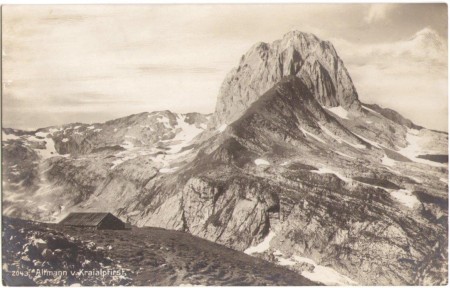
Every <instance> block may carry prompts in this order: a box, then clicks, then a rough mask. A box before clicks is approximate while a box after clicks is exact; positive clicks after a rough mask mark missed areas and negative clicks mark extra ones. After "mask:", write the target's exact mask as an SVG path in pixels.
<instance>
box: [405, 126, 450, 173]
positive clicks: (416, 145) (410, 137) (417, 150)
mask: <svg viewBox="0 0 450 288" xmlns="http://www.w3.org/2000/svg"><path fill="white" fill-rule="evenodd" d="M406 141H408V145H407V146H406V147H405V148H401V149H400V150H398V151H397V152H398V153H400V154H402V155H403V156H405V157H407V158H409V159H410V160H412V161H414V162H417V163H422V164H426V165H430V166H435V167H447V166H448V164H447V163H438V162H434V161H430V160H427V159H422V158H418V157H417V156H419V155H425V154H434V153H436V154H439V151H430V150H427V149H424V148H422V145H423V144H424V143H426V142H432V141H433V139H432V138H431V137H430V138H426V137H424V136H422V135H421V131H420V130H416V129H408V131H407V133H406Z"/></svg>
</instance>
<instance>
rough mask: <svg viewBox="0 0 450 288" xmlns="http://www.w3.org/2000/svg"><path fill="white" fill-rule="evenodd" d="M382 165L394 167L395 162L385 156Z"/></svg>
mask: <svg viewBox="0 0 450 288" xmlns="http://www.w3.org/2000/svg"><path fill="white" fill-rule="evenodd" d="M381 163H382V164H383V165H386V166H389V167H392V166H394V165H395V160H393V159H391V158H389V157H388V156H387V155H386V154H385V155H384V157H383V159H381Z"/></svg>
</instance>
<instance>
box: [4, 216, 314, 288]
mask: <svg viewBox="0 0 450 288" xmlns="http://www.w3.org/2000/svg"><path fill="white" fill-rule="evenodd" d="M130 239H131V240H132V241H130ZM5 240H7V241H5ZM3 243H4V245H3V253H2V259H3V263H4V265H3V280H4V282H3V283H4V284H6V285H8V286H30V285H31V286H36V285H39V286H69V285H70V286H72V285H73V286H80V285H83V286H93V285H94V286H103V285H106V286H118V285H120V286H169V285H174V286H175V285H176V286H192V285H215V286H219V285H223V286H225V285H233V286H248V285H255V286H256V285H257V286H265V285H273V286H275V285H296V286H300V285H315V284H316V283H314V282H312V281H309V280H308V279H305V278H304V277H302V276H300V275H298V274H296V273H295V272H293V271H290V270H288V269H285V268H283V267H277V266H276V265H274V264H272V263H269V262H267V261H263V260H260V259H256V258H254V257H250V256H248V255H245V254H244V253H242V252H238V251H233V250H230V249H228V248H226V247H223V246H221V245H217V244H215V243H212V242H209V241H206V240H203V239H199V238H198V237H193V236H191V235H189V234H187V233H182V232H178V231H168V230H163V229H158V228H136V227H133V228H132V229H131V230H126V231H123V230H120V231H108V230H89V229H87V230H86V229H82V228H81V229H80V228H74V227H62V226H59V225H47V224H42V223H37V222H31V221H23V220H19V219H11V218H7V217H6V218H4V234H3ZM60 271H61V272H62V271H66V272H67V274H60V275H58V272H60ZM94 273H99V274H94Z"/></svg>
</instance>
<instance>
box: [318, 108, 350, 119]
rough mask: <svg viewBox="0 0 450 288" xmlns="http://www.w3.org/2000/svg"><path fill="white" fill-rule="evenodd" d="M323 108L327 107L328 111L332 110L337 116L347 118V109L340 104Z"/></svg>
mask: <svg viewBox="0 0 450 288" xmlns="http://www.w3.org/2000/svg"><path fill="white" fill-rule="evenodd" d="M324 108H325V109H327V110H328V111H331V112H333V113H334V114H336V115H337V116H339V117H340V118H342V119H349V118H348V111H347V110H345V109H344V108H343V107H342V106H337V107H324Z"/></svg>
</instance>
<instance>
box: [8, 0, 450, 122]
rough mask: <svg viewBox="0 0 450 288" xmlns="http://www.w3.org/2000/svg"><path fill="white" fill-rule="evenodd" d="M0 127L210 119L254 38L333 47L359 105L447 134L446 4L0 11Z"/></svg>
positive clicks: (29, 8) (28, 8) (17, 8)
mask: <svg viewBox="0 0 450 288" xmlns="http://www.w3.org/2000/svg"><path fill="white" fill-rule="evenodd" d="M2 22H3V23H2V24H3V25H2V27H3V31H2V32H3V35H2V36H3V39H2V40H3V51H2V60H3V71H2V73H3V86H2V87H3V98H2V101H3V116H2V117H3V127H14V128H22V129H35V128H38V127H45V126H50V125H57V124H64V123H70V122H86V123H89V122H103V121H105V120H109V119H114V118H118V117H121V116H126V115H129V114H132V113H139V112H144V111H155V110H165V109H169V110H172V111H174V112H191V111H198V112H203V113H211V112H213V111H214V108H215V103H216V98H217V95H218V91H219V88H220V85H221V83H222V80H223V79H224V77H225V75H226V73H227V72H228V71H229V70H231V69H232V68H233V67H234V66H236V65H237V64H238V61H239V58H240V57H241V55H242V54H244V53H245V52H246V51H247V50H248V49H249V48H250V47H251V46H252V45H253V44H254V43H255V42H258V41H264V42H271V41H274V40H276V39H279V38H281V37H282V36H283V35H284V34H285V33H287V32H288V31H290V30H300V31H304V32H311V33H314V34H316V35H317V36H318V37H319V38H322V39H324V40H330V41H331V42H332V43H333V44H334V45H335V47H336V49H337V52H338V54H339V55H340V57H341V58H342V59H343V60H344V63H345V65H346V66H347V69H348V70H349V73H350V75H351V77H352V79H353V81H354V84H355V86H356V88H357V91H358V93H359V96H360V99H361V101H363V102H367V103H377V104H379V105H381V106H383V107H389V108H392V109H395V110H397V111H398V112H400V113H401V114H403V115H404V116H406V117H408V118H410V119H412V120H413V121H414V122H416V123H417V124H420V125H424V126H425V127H428V128H434V129H439V130H446V131H447V130H448V127H447V115H448V98H447V92H448V91H447V61H448V60H447V42H448V40H447V23H448V22H447V6H446V5H445V4H333V5H330V4H321V5H318V4H290V5H280V4H278V5H276V4H266V5H242V4H237V5H167V6H162V5H135V6H132V5H129V6H127V5H104V6H82V5H80V6H67V5H65V6H3V14H2Z"/></svg>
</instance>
